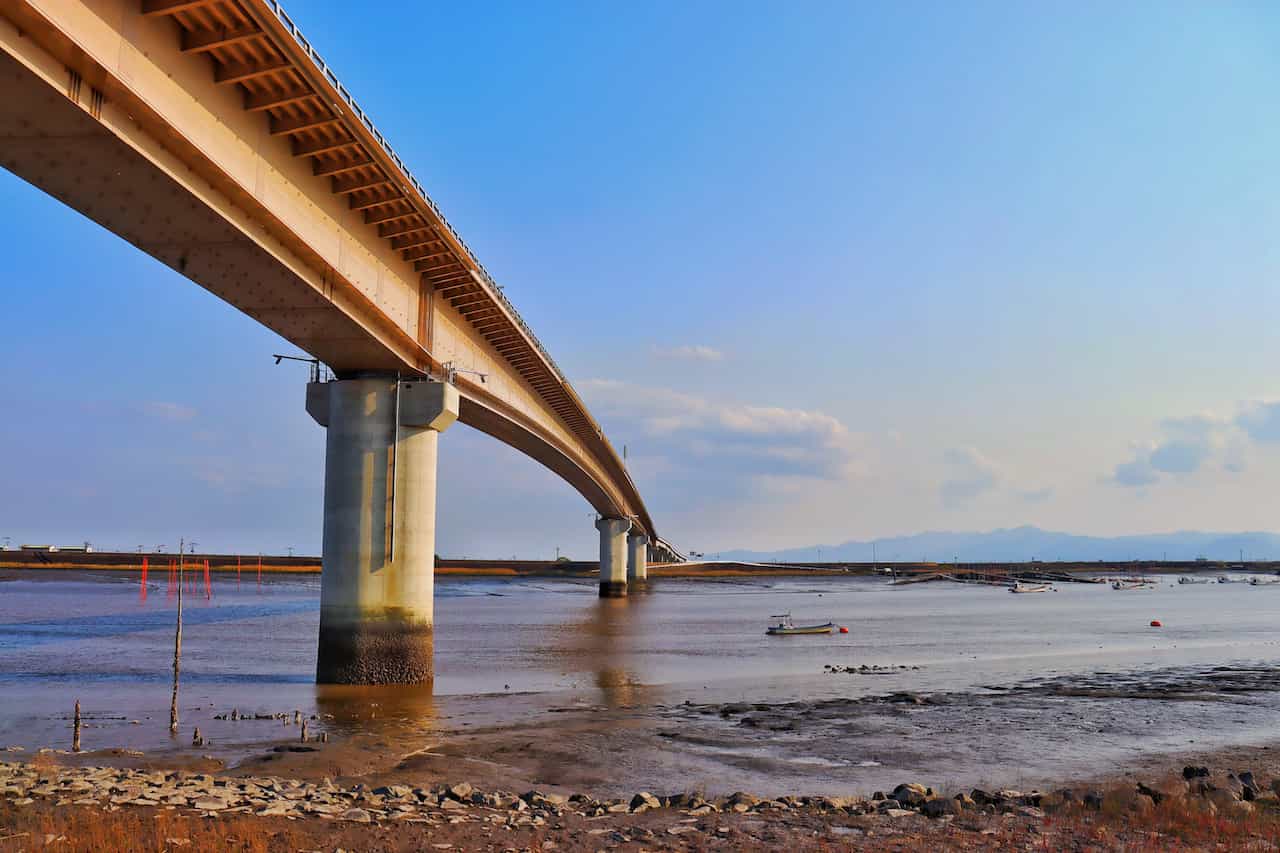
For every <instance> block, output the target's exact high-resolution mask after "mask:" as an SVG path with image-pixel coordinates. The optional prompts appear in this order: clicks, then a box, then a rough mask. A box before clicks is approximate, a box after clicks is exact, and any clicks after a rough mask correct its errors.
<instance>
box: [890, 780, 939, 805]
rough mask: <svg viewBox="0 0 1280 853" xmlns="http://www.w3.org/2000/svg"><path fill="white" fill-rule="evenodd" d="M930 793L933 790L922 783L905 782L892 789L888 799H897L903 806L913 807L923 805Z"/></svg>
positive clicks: (931, 793)
mask: <svg viewBox="0 0 1280 853" xmlns="http://www.w3.org/2000/svg"><path fill="white" fill-rule="evenodd" d="M932 795H933V790H932V789H930V788H926V787H925V786H924V785H921V784H918V783H916V782H905V783H903V784H901V785H899V786H898V787H896V788H894V789H893V793H891V794H890V795H889V799H891V800H897V801H898V802H899V803H901V804H902V805H904V806H911V807H913V808H915V807H919V806H922V805H924V803H925V801H926V800H928V799H929V797H931V796H932Z"/></svg>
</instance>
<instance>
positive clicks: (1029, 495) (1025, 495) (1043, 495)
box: [1018, 486, 1054, 504]
mask: <svg viewBox="0 0 1280 853" xmlns="http://www.w3.org/2000/svg"><path fill="white" fill-rule="evenodd" d="M1053 494H1054V489H1053V486H1045V487H1044V488H1043V489H1025V490H1023V491H1020V492H1018V497H1020V498H1022V499H1023V500H1024V501H1026V502H1027V503H1029V504H1040V503H1044V502H1045V501H1047V500H1049V499H1050V498H1052V497H1053Z"/></svg>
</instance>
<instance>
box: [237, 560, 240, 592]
mask: <svg viewBox="0 0 1280 853" xmlns="http://www.w3.org/2000/svg"><path fill="white" fill-rule="evenodd" d="M239 591H240V555H239V554H236V592H239Z"/></svg>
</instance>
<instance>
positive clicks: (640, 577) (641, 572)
mask: <svg viewBox="0 0 1280 853" xmlns="http://www.w3.org/2000/svg"><path fill="white" fill-rule="evenodd" d="M648 545H649V537H648V536H646V535H645V534H644V531H642V530H633V531H631V533H630V534H628V535H627V586H628V588H631V589H638V588H641V587H643V586H644V585H645V584H646V583H648V581H649V549H648Z"/></svg>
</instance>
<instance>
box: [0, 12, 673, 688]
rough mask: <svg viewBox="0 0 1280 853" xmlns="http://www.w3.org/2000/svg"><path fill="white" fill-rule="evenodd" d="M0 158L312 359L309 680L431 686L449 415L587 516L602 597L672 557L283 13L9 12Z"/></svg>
mask: <svg viewBox="0 0 1280 853" xmlns="http://www.w3.org/2000/svg"><path fill="white" fill-rule="evenodd" d="M0 81H2V83H0V90H2V91H3V92H4V93H5V97H4V98H0V163H2V164H3V165H4V167H5V168H7V169H9V170H10V171H12V172H14V173H15V174H17V175H19V176H20V177H22V178H24V179H25V180H27V181H28V182H30V183H32V184H33V185H35V186H37V187H39V188H40V189H42V190H44V191H45V192H47V193H49V194H50V195H52V196H54V197H55V198H57V199H59V200H61V201H63V202H64V203H66V204H67V205H69V206H71V207H73V208H75V209H76V210H78V211H80V212H81V213H83V214H84V215H85V216H87V217H89V218H91V219H93V220H94V221H96V222H98V223H99V224H101V225H103V226H104V227H106V228H108V229H110V230H111V231H113V232H115V233H116V234H118V235H119V236H121V237H122V238H124V239H125V240H128V241H129V242H130V243H132V244H134V245H135V246H137V247H138V248H139V249H141V250H142V251H144V252H147V253H148V254H150V255H152V256H153V257H155V258H157V259H159V260H160V261H162V262H163V263H165V264H167V265H168V266H170V267H172V268H173V269H175V270H177V271H178V272H180V273H181V274H183V275H184V276H186V277H187V278H189V279H191V280H192V281H194V282H196V283H198V284H200V285H201V286H202V287H204V288H206V289H207V290H209V291H210V292H212V293H214V294H215V295H217V296H219V297H220V298H222V299H224V300H225V301H227V302H228V303H230V304H232V305H234V306H235V307H236V308H238V309H239V310H240V311H242V312H244V313H245V314H248V315H249V316H251V317H253V318H254V319H256V320H258V321H259V322H261V323H262V324H264V325H265V326H267V327H268V328H270V329H272V330H273V331H275V332H277V333H278V334H280V335H281V336H282V337H284V338H286V339H287V340H289V341H291V342H293V343H294V344H296V345H297V346H298V347H299V348H301V349H302V350H304V351H306V352H307V353H309V354H311V355H312V356H314V357H316V358H317V359H318V360H319V361H320V362H323V363H324V364H325V365H327V366H328V367H329V368H330V369H331V370H332V371H333V373H334V375H335V377H336V379H334V380H333V381H326V382H314V383H312V384H311V385H309V386H308V389H307V408H308V411H309V412H310V413H311V414H312V416H313V417H314V418H315V419H316V421H317V422H318V423H320V424H321V425H322V426H325V427H326V428H327V429H328V435H327V441H326V446H327V449H326V473H325V534H324V593H323V596H322V604H321V643H320V663H319V673H318V676H319V678H320V679H321V680H325V681H359V682H368V681H423V680H429V679H430V678H431V674H432V665H431V645H432V644H431V631H432V622H433V614H432V564H433V555H434V550H435V520H434V519H435V464H436V438H437V436H438V434H439V432H441V431H443V430H444V429H447V428H448V427H449V426H450V424H452V423H453V422H454V421H455V420H460V421H462V422H463V423H465V424H468V425H470V426H473V427H475V428H476V429H479V430H481V431H483V432H486V433H488V434H489V435H492V436H493V437H495V438H497V439H498V440H500V441H503V442H505V443H507V444H509V445H511V446H512V447H515V448H516V449H518V450H520V451H522V452H523V453H525V454H527V455H529V456H530V457H532V458H534V459H536V460H537V461H539V462H540V463H542V464H543V465H545V466H546V467H547V468H550V469H551V470H552V471H554V472H556V473H557V474H559V475H560V476H561V477H562V478H564V479H565V480H566V481H567V482H569V483H570V484H571V485H572V486H573V487H574V488H575V489H577V490H578V491H579V492H580V493H581V494H582V495H583V496H584V497H585V498H586V499H587V501H588V502H589V503H590V504H591V505H592V506H593V507H594V508H595V509H596V511H597V513H598V514H599V515H600V521H599V522H598V524H597V527H598V528H599V529H600V531H601V549H600V550H601V586H600V589H601V594H602V595H620V594H625V592H626V590H627V588H628V585H629V584H628V581H630V585H631V586H633V587H634V586H635V585H636V584H638V583H642V582H643V581H644V579H645V575H646V571H645V566H646V563H647V561H648V559H650V558H653V559H658V560H663V561H669V560H677V559H681V557H680V555H679V554H678V553H677V552H676V551H675V550H674V549H672V548H671V547H670V546H669V545H667V544H666V543H665V542H663V541H662V540H661V539H660V538H659V537H658V534H657V531H656V529H655V528H654V524H653V521H652V519H651V518H650V516H649V513H648V511H647V510H646V508H645V506H644V503H643V501H642V500H641V497H640V495H639V492H638V491H637V489H636V487H635V484H634V483H633V482H632V481H631V478H630V476H629V475H628V473H627V471H626V468H625V466H624V465H623V463H622V461H621V459H620V458H619V456H618V454H617V453H616V452H615V451H614V449H613V447H612V446H611V445H610V444H609V442H608V440H607V439H606V438H605V436H604V433H603V431H602V430H601V429H600V427H599V425H598V424H597V423H596V422H595V420H594V419H593V418H592V417H591V414H590V413H589V412H588V411H587V409H586V406H585V405H584V404H583V402H582V401H581V399H580V398H579V397H578V396H577V394H576V393H575V392H574V390H573V388H572V387H571V386H570V384H569V383H568V381H567V380H566V379H565V377H564V375H563V374H562V373H561V371H560V369H559V368H558V367H557V366H556V364H555V362H554V361H553V360H552V358H551V356H550V355H549V354H548V353H547V351H546V349H545V348H544V347H543V346H542V344H541V343H540V342H539V341H538V339H537V338H536V336H535V335H534V334H533V332H532V330H531V329H530V328H529V327H528V325H527V324H526V323H525V322H524V321H523V319H521V317H520V315H519V313H518V312H517V311H516V309H515V308H514V306H513V305H512V304H511V303H510V301H509V300H508V299H507V298H506V296H505V295H504V293H503V291H502V288H501V287H500V286H499V285H497V284H496V283H495V282H494V281H493V279H492V278H491V277H490V276H489V274H488V273H487V272H486V271H485V269H484V267H483V266H482V265H481V264H480V263H479V261H478V260H477V259H476V257H475V255H474V254H473V253H472V252H471V250H470V249H469V248H468V247H467V246H466V244H465V243H464V242H463V241H462V239H461V238H460V237H459V236H458V234H457V233H456V232H455V231H454V229H453V228H452V227H451V226H450V225H449V223H448V222H447V221H446V220H445V218H444V216H443V215H442V214H441V213H440V211H439V209H438V208H437V207H436V205H435V204H434V203H433V202H432V201H431V199H430V197H429V196H428V195H427V193H426V192H425V191H424V190H423V188H422V186H421V184H420V183H419V182H418V181H417V180H416V179H415V178H414V177H413V175H412V174H411V173H410V172H409V170H408V169H407V168H406V167H405V165H404V163H403V162H402V161H401V160H400V158H399V157H398V156H397V155H396V154H395V152H394V151H393V150H392V149H391V147H390V145H389V144H388V143H387V141H386V140H385V139H384V138H383V136H382V134H381V133H379V132H378V130H377V128H376V127H375V126H374V124H373V122H372V121H371V120H370V119H369V118H368V116H367V115H365V113H364V112H363V111H362V110H361V109H360V107H359V106H358V104H357V103H356V102H355V100H354V99H353V98H352V97H351V95H350V93H349V92H348V91H347V90H346V88H345V87H344V86H343V85H342V83H341V81H340V80H339V78H338V76H337V75H336V74H335V73H334V71H333V70H332V69H330V68H329V67H328V66H327V65H326V64H325V63H324V61H323V60H322V59H321V58H320V57H319V56H318V54H317V53H316V51H315V50H314V49H313V48H312V47H311V45H310V44H309V42H307V40H306V39H305V38H304V37H303V36H302V34H301V33H300V32H299V31H298V28H297V27H296V26H295V25H294V24H293V23H292V21H291V20H290V19H289V18H288V16H287V15H286V14H285V13H284V11H283V10H282V9H281V8H280V6H279V4H277V3H275V2H273V0H9V2H4V3H0Z"/></svg>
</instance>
